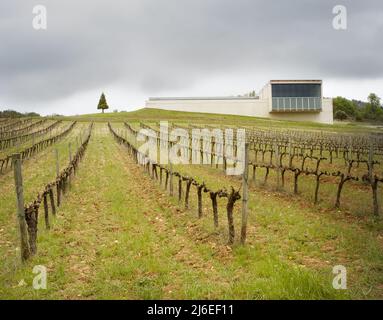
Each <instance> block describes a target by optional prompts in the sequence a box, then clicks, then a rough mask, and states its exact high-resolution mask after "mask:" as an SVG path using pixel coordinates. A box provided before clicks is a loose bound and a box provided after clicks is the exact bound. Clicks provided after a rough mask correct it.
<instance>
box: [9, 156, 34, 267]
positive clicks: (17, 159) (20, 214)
mask: <svg viewBox="0 0 383 320" xmlns="http://www.w3.org/2000/svg"><path fill="white" fill-rule="evenodd" d="M12 160H13V168H14V177H15V187H16V197H17V218H18V221H19V228H20V243H21V247H20V252H21V261H22V262H25V261H26V260H27V259H28V258H29V256H30V254H31V253H30V249H29V244H28V230H27V223H26V221H25V211H24V192H23V177H22V174H21V155H20V153H16V154H14V155H13V156H12Z"/></svg>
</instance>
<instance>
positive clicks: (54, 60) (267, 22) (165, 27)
mask: <svg viewBox="0 0 383 320" xmlns="http://www.w3.org/2000/svg"><path fill="white" fill-rule="evenodd" d="M36 4H43V5H46V7H47V10H48V29H47V30H45V31H36V30H34V29H33V28H32V18H33V15H32V8H33V6H34V5H36ZM337 4H343V5H345V6H346V7H347V11H348V29H347V30H345V31H336V30H334V29H333V27H332V19H333V14H332V8H333V7H334V6H335V5H337ZM382 21H383V4H382V2H381V0H374V1H373V0H367V1H340V0H337V1H331V0H321V1H316V0H290V1H285V0H274V1H270V0H262V1H254V0H193V1H191V0H151V1H149V0H130V1H123V0H113V1H101V0H82V1H74V0H67V1H47V0H44V1H42V0H41V1H28V3H26V2H25V1H23V0H2V1H1V4H0V41H1V44H2V49H1V51H0V84H1V85H0V105H3V104H4V103H7V104H11V105H12V106H16V107H20V108H25V107H33V108H37V111H40V112H46V110H45V109H46V108H47V107H46V106H48V105H49V106H52V105H54V104H55V103H58V102H59V101H67V100H68V99H70V97H79V96H82V97H89V96H90V92H94V94H95V96H96V100H97V98H98V97H97V96H98V92H99V91H101V90H104V89H105V88H111V91H113V88H118V90H119V92H121V90H122V91H123V89H122V88H126V89H127V92H126V96H125V97H123V95H121V99H124V98H125V99H129V95H131V96H132V97H134V98H133V100H134V101H136V100H137V102H138V100H140V99H141V101H142V100H143V99H144V98H145V97H147V96H153V95H161V94H162V93H165V92H166V93H168V94H172V93H173V94H176V93H177V92H190V94H189V95H193V92H200V91H204V89H201V88H200V87H199V86H200V85H201V84H203V85H204V86H206V85H207V86H208V83H209V79H217V78H218V79H220V82H222V84H223V85H225V86H229V85H230V79H238V78H243V79H251V77H252V76H253V75H254V84H251V85H254V87H255V86H256V89H259V86H260V85H261V84H262V81H263V82H265V81H267V80H268V79H270V78H300V77H305V78H323V79H329V80H332V79H338V80H339V81H342V80H345V81H348V82H349V81H356V82H357V81H361V80H368V79H371V80H374V81H375V82H374V83H376V80H377V79H378V80H379V81H380V80H382V79H383V59H382V58H381V52H383V42H382V41H380V37H381V34H383V23H382ZM246 81H247V82H245V81H243V89H244V90H245V88H247V86H249V84H250V82H248V81H251V80H246ZM382 81H383V80H382ZM379 83H382V82H379ZM212 87H215V86H214V85H212ZM236 87H237V86H236V84H235V83H233V88H236ZM188 89H189V90H190V91H188ZM116 90H117V89H116ZM128 90H131V91H130V92H128ZM132 90H135V91H134V93H133V92H132ZM226 91H227V88H222V92H226ZM238 93H241V92H238ZM84 102H86V101H84ZM88 103H93V101H91V102H90V101H88ZM118 103H119V105H125V103H124V101H118ZM142 103H143V101H142V102H141V104H142ZM70 108H71V107H70V106H68V108H67V109H66V111H67V112H71V111H73V112H77V111H75V110H71V109H70ZM89 108H90V106H89Z"/></svg>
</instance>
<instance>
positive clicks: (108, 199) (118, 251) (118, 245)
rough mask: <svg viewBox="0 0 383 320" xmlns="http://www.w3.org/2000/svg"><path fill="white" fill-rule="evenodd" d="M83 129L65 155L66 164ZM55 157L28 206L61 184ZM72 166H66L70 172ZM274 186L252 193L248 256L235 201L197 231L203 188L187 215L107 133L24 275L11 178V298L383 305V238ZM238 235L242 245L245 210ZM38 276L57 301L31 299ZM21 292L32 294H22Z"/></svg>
mask: <svg viewBox="0 0 383 320" xmlns="http://www.w3.org/2000/svg"><path fill="white" fill-rule="evenodd" d="M82 125H83V127H84V128H85V127H86V126H87V125H88V124H85V123H84V124H82ZM119 126H120V125H116V127H119ZM80 128H81V127H79V128H78V129H77V131H76V132H74V133H73V134H72V135H70V136H68V137H67V138H66V139H65V140H63V141H62V142H60V143H58V144H57V147H58V148H59V149H60V150H61V151H60V152H61V153H62V154H65V150H67V145H68V142H69V141H72V142H73V141H74V139H75V136H76V134H78V133H79V131H80ZM52 150H53V148H48V149H47V150H46V151H44V152H42V153H41V154H39V155H38V156H37V157H35V159H34V160H30V161H28V162H27V163H26V164H25V167H24V170H23V174H24V178H25V179H24V181H25V188H26V198H27V199H29V200H30V199H31V198H32V197H33V196H35V191H36V190H39V188H41V186H43V185H44V183H47V182H49V181H50V180H51V179H52V175H53V176H54V158H53V157H51V155H52ZM66 160H67V159H65V158H64V157H62V158H61V160H60V161H61V162H62V164H63V165H65V162H66ZM175 169H177V170H179V171H183V172H187V173H188V174H191V175H193V176H196V177H199V179H201V180H204V181H205V182H206V183H208V184H209V186H212V187H213V188H218V187H222V186H230V185H233V186H236V187H239V184H240V181H239V180H238V179H237V178H232V177H226V176H225V175H223V174H222V172H217V170H216V169H214V168H210V167H205V166H188V167H177V166H176V167H175ZM46 171H47V172H48V173H45V172H46ZM269 182H270V186H269V187H262V186H260V185H252V186H251V189H250V202H249V214H250V215H249V230H248V242H247V245H246V246H245V247H243V246H241V245H239V244H238V240H237V241H236V243H235V245H234V246H232V247H229V246H227V223H226V216H225V200H223V199H221V200H219V215H220V216H219V219H220V226H219V228H218V230H215V229H214V226H213V222H212V214H211V206H210V202H209V200H208V199H207V197H206V195H204V202H203V208H204V210H203V218H202V219H198V218H197V213H196V202H197V199H196V192H195V189H194V187H193V188H192V190H191V199H190V201H191V202H190V204H191V207H190V209H189V210H185V209H184V207H183V205H179V204H178V201H177V199H176V198H175V197H170V196H169V194H168V191H167V190H163V187H162V186H159V185H158V183H157V182H155V181H153V180H152V179H151V178H150V177H149V176H148V175H147V174H146V173H144V171H143V170H142V168H141V167H139V166H137V165H136V164H134V163H133V161H132V159H131V158H130V157H129V156H128V153H127V150H126V149H125V148H124V147H123V146H119V145H117V144H116V142H115V141H114V140H113V138H112V136H111V134H110V133H109V131H108V129H107V126H106V124H104V123H98V124H96V126H95V129H94V132H93V136H92V138H91V141H90V143H89V147H88V149H87V151H86V154H85V157H84V158H83V160H82V162H81V164H80V167H79V171H78V174H77V176H76V177H75V179H74V180H73V183H72V185H71V189H70V191H69V192H68V193H67V195H66V196H65V198H64V200H63V205H62V207H60V209H59V211H58V214H57V218H56V219H53V221H52V225H53V227H52V229H51V230H50V231H45V230H44V225H43V219H42V218H43V217H41V216H42V215H40V228H39V238H38V255H37V256H35V257H34V258H33V259H31V260H30V261H28V262H27V263H26V264H25V265H21V264H20V262H19V259H18V252H15V247H16V246H18V241H17V229H16V223H15V217H14V214H15V199H14V190H13V185H12V174H11V173H8V174H6V175H5V176H2V177H0V200H1V211H2V214H1V216H0V235H1V238H0V239H1V242H0V254H1V257H2V259H1V265H0V267H1V271H0V298H5V299H166V298H170V299H348V298H352V299H366V298H382V297H383V288H382V283H383V273H382V265H383V250H382V239H383V234H382V226H381V225H380V224H377V223H374V222H372V221H370V220H368V219H355V218H353V217H349V216H345V215H344V213H343V212H338V211H336V210H333V209H331V208H330V207H326V206H324V207H322V206H319V207H316V206H314V205H311V204H310V203H308V202H307V200H306V198H305V193H303V194H301V195H300V196H298V197H294V198H292V197H291V195H290V193H289V192H285V193H280V192H276V191H275V190H274V188H273V187H272V186H273V183H274V177H273V176H270V181H269ZM305 184H308V182H307V181H304V184H303V186H304V185H305ZM174 185H175V194H177V188H176V187H177V184H176V183H175V184H174ZM303 189H304V188H303ZM235 223H236V231H237V233H238V231H239V225H240V202H238V203H237V204H236V207H235ZM37 264H42V265H45V266H46V267H47V268H48V289H47V290H39V291H36V290H33V289H32V287H31V283H32V280H33V277H34V274H32V268H33V266H34V265H37ZM336 264H343V265H345V266H346V267H347V270H348V288H349V289H348V290H334V289H333V288H332V285H331V283H332V279H333V277H334V275H333V274H332V267H333V266H334V265H336ZM21 280H24V281H25V283H26V285H19V283H20V281H21Z"/></svg>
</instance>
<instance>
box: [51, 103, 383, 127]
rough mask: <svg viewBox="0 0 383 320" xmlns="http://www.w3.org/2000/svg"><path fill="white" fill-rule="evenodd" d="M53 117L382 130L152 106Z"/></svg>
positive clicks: (361, 125)
mask: <svg viewBox="0 0 383 320" xmlns="http://www.w3.org/2000/svg"><path fill="white" fill-rule="evenodd" d="M56 118H57V119H64V120H77V121H95V122H108V121H110V122H121V121H133V122H136V121H149V122H158V121H165V120H167V121H171V122H176V123H208V124H211V125H214V124H226V125H235V126H255V127H265V128H286V129H287V128H290V129H319V130H331V131H361V132H370V131H375V132H376V131H377V130H379V131H382V132H383V130H382V128H378V127H376V126H375V127H372V126H367V125H366V124H359V123H336V124H334V125H327V124H321V123H315V122H302V121H284V120H274V119H266V118H257V117H248V116H236V115H224V114H214V113H198V112H183V111H168V110H159V109H152V108H142V109H139V110H135V111H130V112H127V111H122V112H110V113H94V114H84V115H76V116H69V117H56Z"/></svg>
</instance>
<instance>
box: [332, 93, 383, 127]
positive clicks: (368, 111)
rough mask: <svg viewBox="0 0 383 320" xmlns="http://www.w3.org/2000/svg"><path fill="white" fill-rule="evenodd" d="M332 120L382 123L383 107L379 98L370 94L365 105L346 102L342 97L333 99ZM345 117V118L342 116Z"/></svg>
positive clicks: (358, 102) (350, 101)
mask: <svg viewBox="0 0 383 320" xmlns="http://www.w3.org/2000/svg"><path fill="white" fill-rule="evenodd" d="M333 105H334V109H333V112H334V118H335V119H338V120H345V119H353V120H356V121H362V120H364V119H366V120H375V121H383V107H382V105H381V100H380V98H379V97H378V96H377V95H376V94H375V93H371V94H370V95H369V96H368V102H367V103H361V102H360V101H356V100H348V99H346V98H343V97H336V98H334V99H333ZM345 115H346V118H344V116H345Z"/></svg>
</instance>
